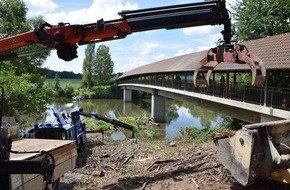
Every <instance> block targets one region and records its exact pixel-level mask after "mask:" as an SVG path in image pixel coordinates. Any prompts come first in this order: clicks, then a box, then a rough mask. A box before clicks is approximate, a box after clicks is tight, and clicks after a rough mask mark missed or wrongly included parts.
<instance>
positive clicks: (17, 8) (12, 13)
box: [0, 0, 27, 37]
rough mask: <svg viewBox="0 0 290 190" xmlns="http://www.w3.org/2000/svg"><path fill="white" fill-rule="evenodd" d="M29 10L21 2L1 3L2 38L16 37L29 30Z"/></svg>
mask: <svg viewBox="0 0 290 190" xmlns="http://www.w3.org/2000/svg"><path fill="white" fill-rule="evenodd" d="M26 12H27V8H26V7H25V4H24V2H23V1H20V0H1V1H0V15H1V16H0V34H1V36H2V37H4V36H7V35H15V34H18V33H20V32H24V31H25V30H26V29H27V23H26V19H25V17H26Z"/></svg>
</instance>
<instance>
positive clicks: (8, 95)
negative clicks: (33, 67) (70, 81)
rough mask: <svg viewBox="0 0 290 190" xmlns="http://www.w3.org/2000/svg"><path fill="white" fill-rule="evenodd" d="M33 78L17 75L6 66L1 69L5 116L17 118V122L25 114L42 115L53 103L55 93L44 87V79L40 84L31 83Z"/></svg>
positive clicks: (0, 83)
mask: <svg viewBox="0 0 290 190" xmlns="http://www.w3.org/2000/svg"><path fill="white" fill-rule="evenodd" d="M31 78H33V76H31V75H28V74H23V75H21V76H18V75H15V68H14V67H12V66H11V67H8V66H7V65H6V66H5V69H2V67H1V69H0V85H1V86H3V87H4V89H5V101H4V115H8V116H15V117H16V119H17V120H19V117H20V116H22V115H24V114H35V115H38V114H41V113H42V112H43V111H45V109H46V104H47V103H51V102H52V101H53V96H52V95H53V91H52V89H51V88H46V87H44V85H43V84H44V80H45V79H44V77H40V78H38V83H31Z"/></svg>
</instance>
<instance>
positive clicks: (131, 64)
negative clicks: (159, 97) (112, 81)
mask: <svg viewBox="0 0 290 190" xmlns="http://www.w3.org/2000/svg"><path fill="white" fill-rule="evenodd" d="M201 1H202V0H166V1H165V0H162V1H161V0H143V1H142V0H41V1H39V0H24V2H25V4H26V7H27V8H28V14H27V16H28V17H32V16H36V15H42V16H43V17H44V19H45V21H47V22H48V23H51V24H57V23H59V22H69V23H71V24H86V23H92V22H96V21H97V20H99V19H101V18H103V19H104V20H113V19H118V18H120V16H119V15H118V12H120V11H121V10H134V9H142V8H151V7H158V6H166V5H176V4H182V3H192V2H201ZM227 2H228V3H231V4H233V3H234V2H235V0H228V1H227ZM228 3H227V4H228ZM222 29H223V26H202V27H193V28H184V29H175V30H154V31H147V32H139V33H135V34H132V35H129V36H127V37H126V38H125V39H121V40H116V41H111V42H105V43H103V44H105V45H107V46H108V47H109V48H110V54H111V56H112V60H113V61H114V72H126V71H129V70H131V69H134V68H136V67H139V66H142V65H145V64H149V63H153V62H156V61H159V60H163V59H166V58H170V57H174V56H178V55H183V54H187V53H192V52H196V51H201V50H205V49H209V48H210V47H214V46H215V42H216V41H217V40H218V39H220V38H222V35H221V34H220V31H221V30H222ZM97 45H100V44H97ZM85 47H86V46H80V47H79V48H78V56H79V58H77V59H74V60H72V61H70V62H65V61H62V60H61V59H58V58H57V55H56V52H55V51H52V52H51V56H50V57H49V58H48V59H47V61H46V62H45V64H44V67H47V68H50V69H53V70H57V71H73V72H75V73H81V72H82V63H83V60H84V52H85Z"/></svg>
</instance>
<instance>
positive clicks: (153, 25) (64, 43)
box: [0, 0, 231, 61]
mask: <svg viewBox="0 0 290 190" xmlns="http://www.w3.org/2000/svg"><path fill="white" fill-rule="evenodd" d="M119 15H120V16H121V17H122V18H120V19H117V20H111V21H104V20H103V19H100V20H98V21H97V22H96V23H91V24H83V25H70V24H68V23H59V24H58V25H51V24H49V23H47V22H42V23H41V24H40V25H39V28H37V29H35V30H34V31H30V32H26V33H23V34H18V35H15V36H12V37H8V38H4V39H1V40H0V61H3V60H7V59H11V58H16V57H22V56H27V55H29V54H35V53H40V52H43V51H49V50H51V49H56V50H57V54H58V57H59V58H61V59H63V60H65V61H71V60H72V59H74V58H76V57H77V51H76V50H77V47H78V46H79V45H84V44H88V43H96V42H102V41H108V40H114V39H120V38H125V37H126V36H127V35H129V34H131V33H135V32H142V31H148V30H156V29H176V28H184V27H192V26H202V25H217V24H219V25H221V24H223V25H224V28H225V29H224V31H222V34H223V36H224V40H225V42H226V43H230V40H231V26H230V25H231V22H230V17H229V14H228V11H227V9H226V6H225V0H216V1H205V2H199V3H190V4H182V5H173V6H164V7H156V8H149V9H141V10H133V11H122V12H120V13H119ZM32 44H42V45H44V48H43V49H36V50H30V51H28V52H12V53H11V51H13V50H16V49H18V48H21V47H24V46H29V45H32Z"/></svg>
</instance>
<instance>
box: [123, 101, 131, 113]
mask: <svg viewBox="0 0 290 190" xmlns="http://www.w3.org/2000/svg"><path fill="white" fill-rule="evenodd" d="M123 114H124V115H132V103H131V102H123Z"/></svg>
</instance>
